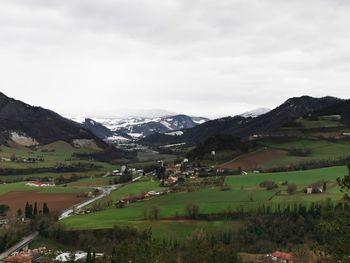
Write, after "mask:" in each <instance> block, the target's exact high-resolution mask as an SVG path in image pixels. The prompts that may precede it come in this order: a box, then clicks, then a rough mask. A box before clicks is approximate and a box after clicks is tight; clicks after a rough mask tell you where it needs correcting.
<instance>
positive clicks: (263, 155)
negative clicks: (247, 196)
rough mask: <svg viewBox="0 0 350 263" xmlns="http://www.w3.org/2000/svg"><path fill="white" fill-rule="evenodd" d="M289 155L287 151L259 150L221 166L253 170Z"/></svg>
mask: <svg viewBox="0 0 350 263" xmlns="http://www.w3.org/2000/svg"><path fill="white" fill-rule="evenodd" d="M286 155H287V152H286V151H282V150H275V149H266V150H259V151H256V152H253V153H248V154H245V155H242V156H239V157H237V158H235V159H233V160H232V161H229V162H227V163H224V164H223V165H221V168H226V169H238V168H239V167H241V168H242V169H243V170H247V171H251V170H254V169H257V168H260V167H262V166H263V165H264V164H266V163H269V162H271V161H273V160H276V159H279V158H282V157H284V156H286Z"/></svg>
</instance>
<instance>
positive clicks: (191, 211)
mask: <svg viewBox="0 0 350 263" xmlns="http://www.w3.org/2000/svg"><path fill="white" fill-rule="evenodd" d="M186 212H187V215H188V217H189V218H191V219H197V218H198V216H199V205H198V204H195V203H189V204H187V205H186Z"/></svg>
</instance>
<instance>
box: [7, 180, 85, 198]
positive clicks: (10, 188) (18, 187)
mask: <svg viewBox="0 0 350 263" xmlns="http://www.w3.org/2000/svg"><path fill="white" fill-rule="evenodd" d="M14 191H16V192H19V191H38V192H40V193H80V192H87V191H91V188H87V187H75V186H67V187H63V186H54V187H31V186H28V185H26V183H25V182H19V183H11V184H0V195H3V194H6V193H8V192H14Z"/></svg>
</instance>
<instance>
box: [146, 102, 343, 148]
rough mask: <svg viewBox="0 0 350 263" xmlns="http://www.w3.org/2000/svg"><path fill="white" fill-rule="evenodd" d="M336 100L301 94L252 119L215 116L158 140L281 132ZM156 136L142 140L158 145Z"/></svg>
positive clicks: (196, 140)
mask: <svg viewBox="0 0 350 263" xmlns="http://www.w3.org/2000/svg"><path fill="white" fill-rule="evenodd" d="M339 103H343V100H340V99H337V98H334V97H323V98H313V97H309V96H302V97H297V98H291V99H288V100H287V101H286V102H284V103H283V104H282V105H280V106H278V107H277V108H275V109H274V110H271V111H269V112H267V113H265V114H262V115H260V116H258V117H255V118H252V117H247V118H245V117H242V116H234V117H226V118H221V119H216V120H212V121H208V122H206V123H204V124H201V125H198V126H196V127H194V128H191V129H187V130H183V134H182V135H181V136H177V138H176V140H175V139H174V138H171V137H170V136H167V137H165V136H164V135H163V136H161V141H162V142H163V143H166V144H168V143H174V141H176V143H183V142H185V143H189V144H197V143H199V142H203V141H204V140H206V139H207V138H209V137H211V136H214V135H217V134H231V135H236V136H239V137H242V138H245V137H249V136H252V135H255V134H260V135H271V134H273V133H276V132H280V131H279V129H280V128H281V127H283V126H284V125H286V124H287V123H289V122H291V121H293V120H295V119H297V118H300V117H303V116H307V115H310V114H312V113H314V112H320V111H321V110H323V109H327V108H331V107H334V106H335V105H338V104H339ZM158 139H159V138H158V135H156V134H155V135H152V136H149V137H147V138H145V139H143V140H142V142H143V143H145V144H149V145H159V140H158Z"/></svg>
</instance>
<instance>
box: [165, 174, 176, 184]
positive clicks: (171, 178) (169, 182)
mask: <svg viewBox="0 0 350 263" xmlns="http://www.w3.org/2000/svg"><path fill="white" fill-rule="evenodd" d="M177 181H178V178H177V177H174V176H169V177H168V179H166V180H165V181H164V186H171V185H173V184H175V183H177Z"/></svg>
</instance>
